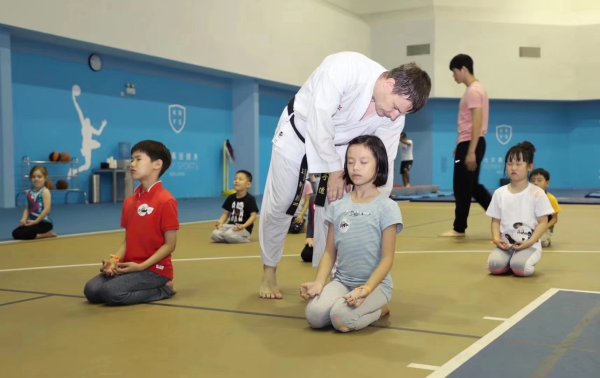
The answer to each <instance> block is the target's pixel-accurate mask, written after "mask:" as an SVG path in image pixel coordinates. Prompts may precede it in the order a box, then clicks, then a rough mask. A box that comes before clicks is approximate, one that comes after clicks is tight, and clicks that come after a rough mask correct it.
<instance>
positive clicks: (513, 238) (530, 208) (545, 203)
mask: <svg viewBox="0 0 600 378" xmlns="http://www.w3.org/2000/svg"><path fill="white" fill-rule="evenodd" d="M509 186H510V184H508V185H504V186H502V187H500V188H498V189H496V191H495V192H494V195H493V196H492V202H491V203H490V206H489V207H488V208H487V211H486V214H487V215H488V216H490V217H492V218H495V219H500V236H501V237H502V239H503V240H505V241H507V242H508V243H510V244H514V243H521V242H524V241H526V240H528V239H529V238H530V237H531V235H532V234H533V231H534V230H535V228H536V227H537V225H538V221H537V218H539V217H541V216H544V215H549V214H552V213H554V209H552V205H551V204H550V200H548V196H547V195H546V193H544V190H542V189H541V188H539V187H537V186H535V185H533V184H531V183H529V184H528V185H527V188H525V189H524V190H522V191H521V192H519V193H511V192H510V190H509ZM533 248H535V250H541V249H542V245H541V243H540V241H539V240H538V241H537V242H536V243H535V244H534V245H533Z"/></svg>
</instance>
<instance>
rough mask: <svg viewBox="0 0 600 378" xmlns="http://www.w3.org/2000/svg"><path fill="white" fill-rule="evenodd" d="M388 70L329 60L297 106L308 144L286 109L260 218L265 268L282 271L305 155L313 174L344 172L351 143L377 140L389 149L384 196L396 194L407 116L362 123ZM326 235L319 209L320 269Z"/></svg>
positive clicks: (356, 60)
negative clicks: (396, 163)
mask: <svg viewBox="0 0 600 378" xmlns="http://www.w3.org/2000/svg"><path fill="white" fill-rule="evenodd" d="M385 71H387V70H386V69H385V68H384V67H383V66H381V65H380V64H379V63H377V62H374V61H372V60H371V59H369V58H367V57H366V56H364V55H362V54H359V53H355V52H342V53H337V54H333V55H330V56H328V57H326V58H325V60H324V61H323V62H322V63H321V65H320V66H319V67H317V69H316V70H315V71H314V72H313V73H312V74H311V76H310V77H309V78H308V80H307V81H306V82H305V83H304V85H302V88H300V90H299V91H298V93H297V94H296V97H295V101H294V115H295V116H294V123H295V125H296V128H297V130H298V132H299V133H300V134H301V135H302V136H303V137H304V138H305V141H306V143H303V142H302V141H301V140H300V138H298V136H297V135H296V133H295V132H294V130H293V128H292V125H291V123H290V116H289V115H288V112H287V108H286V109H284V110H283V112H282V114H281V117H280V118H279V123H278V125H277V129H276V130H275V136H274V138H273V152H272V156H271V165H270V167H269V173H268V175H267V183H266V185H265V192H264V196H263V200H262V204H261V213H260V219H259V224H260V227H259V241H260V246H261V254H262V259H263V263H264V264H265V265H266V266H271V267H275V266H277V265H278V263H279V261H280V260H281V256H282V255H283V245H284V242H285V238H286V235H287V230H288V227H289V224H290V220H291V218H292V216H291V215H287V214H286V211H287V209H288V208H289V206H290V205H291V203H292V201H293V199H294V195H295V194H296V188H297V186H298V174H299V171H300V165H301V163H302V158H303V157H304V155H305V154H306V157H307V162H308V171H309V173H330V172H335V171H341V170H343V169H344V159H345V155H346V149H347V147H348V142H349V141H350V140H352V139H353V138H355V137H357V136H359V135H376V136H378V137H379V138H380V139H381V140H382V141H383V143H384V145H385V147H386V150H387V153H388V162H389V171H388V181H387V183H386V185H385V186H383V187H381V188H380V191H381V192H382V193H384V194H386V195H389V193H390V192H391V190H392V186H393V183H394V177H393V176H394V160H395V158H396V153H397V151H398V143H399V140H400V133H401V132H402V130H403V128H404V116H400V117H398V118H397V119H396V120H395V121H392V120H390V119H389V118H386V117H380V116H378V115H377V114H376V113H374V114H372V115H371V116H369V117H367V118H366V119H364V120H361V118H362V117H363V116H364V114H365V112H366V111H367V109H368V107H369V105H370V103H371V99H372V97H373V90H374V87H375V82H376V81H377V79H378V78H379V77H380V76H381V74H382V73H384V72H385ZM326 206H327V204H326ZM326 231H327V229H326V226H325V222H324V209H323V208H321V207H319V206H317V207H316V211H315V233H314V239H315V245H314V248H313V266H318V265H319V262H320V260H321V256H322V255H323V251H324V249H325V241H326V235H327V232H326Z"/></svg>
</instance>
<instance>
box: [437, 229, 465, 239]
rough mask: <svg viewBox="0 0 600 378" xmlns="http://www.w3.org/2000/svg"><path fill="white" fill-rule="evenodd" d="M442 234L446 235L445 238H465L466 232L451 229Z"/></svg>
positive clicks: (442, 235)
mask: <svg viewBox="0 0 600 378" xmlns="http://www.w3.org/2000/svg"><path fill="white" fill-rule="evenodd" d="M440 236H441V237H444V238H464V237H465V233H464V232H456V231H454V230H450V231H446V232H442V233H441V234H440Z"/></svg>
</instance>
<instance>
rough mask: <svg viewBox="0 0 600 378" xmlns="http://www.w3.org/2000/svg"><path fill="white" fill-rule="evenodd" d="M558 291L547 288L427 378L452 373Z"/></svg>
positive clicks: (439, 377)
mask: <svg viewBox="0 0 600 378" xmlns="http://www.w3.org/2000/svg"><path fill="white" fill-rule="evenodd" d="M559 291H560V289H549V290H548V291H546V292H545V293H543V294H542V295H540V296H539V297H537V298H536V299H534V300H533V301H532V302H530V303H529V304H528V305H527V306H525V307H523V308H522V309H521V310H519V311H518V312H517V313H516V314H514V315H513V316H511V317H510V318H509V319H508V320H507V321H505V322H503V323H502V324H500V325H499V326H498V327H496V328H494V329H493V330H492V331H491V332H489V333H488V334H487V335H485V336H483V337H482V338H481V339H479V340H477V341H476V342H474V343H473V344H471V346H469V347H468V348H467V349H465V350H463V351H462V352H460V353H459V354H457V355H456V356H454V358H452V359H451V360H450V361H448V362H446V363H445V364H444V365H442V366H441V367H440V368H439V369H438V370H436V371H434V372H433V373H431V374H429V375H428V376H427V378H443V377H446V376H447V375H448V374H450V373H452V372H453V371H454V370H456V369H457V368H458V367H460V366H461V365H462V364H464V363H465V362H467V361H468V360H469V359H470V358H472V357H473V356H474V355H476V354H477V353H479V352H480V351H481V350H482V349H483V348H485V347H486V346H488V345H489V344H491V343H492V342H493V341H494V340H496V339H497V338H498V337H500V336H501V335H502V334H503V333H505V332H506V331H508V330H509V329H510V328H511V327H512V326H514V325H515V324H517V323H518V322H520V321H521V320H522V319H523V318H524V317H526V316H527V315H529V314H530V313H531V312H532V311H533V310H535V309H536V308H538V307H539V306H540V305H542V304H543V303H544V302H546V301H547V300H548V299H550V298H551V297H552V296H553V295H554V294H556V293H557V292H559Z"/></svg>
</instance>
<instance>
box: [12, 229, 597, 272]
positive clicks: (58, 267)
mask: <svg viewBox="0 0 600 378" xmlns="http://www.w3.org/2000/svg"><path fill="white" fill-rule="evenodd" d="M117 231H121V232H122V231H123V230H117ZM107 232H114V231H99V232H97V233H98V234H102V233H107ZM86 235H89V234H86ZM71 236H77V235H69V236H63V237H71ZM488 252H489V251H488V250H473V251H456V250H454V251H452V250H447V251H444V250H442V251H396V254H397V255H415V254H416V255H418V254H444V253H448V254H452V253H488ZM562 252H563V253H564V252H565V251H562ZM571 252H572V253H600V251H571ZM544 253H548V252H544ZM283 257H298V254H292V255H283ZM258 258H260V255H251V256H220V257H219V256H217V257H194V258H188V259H173V262H188V261H215V260H242V259H258ZM98 264H99V262H98V263H83V264H72V265H47V266H34V267H27V268H10V269H0V273H4V272H19V271H27V270H41V269H63V268H79V267H86V266H94V265H98Z"/></svg>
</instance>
